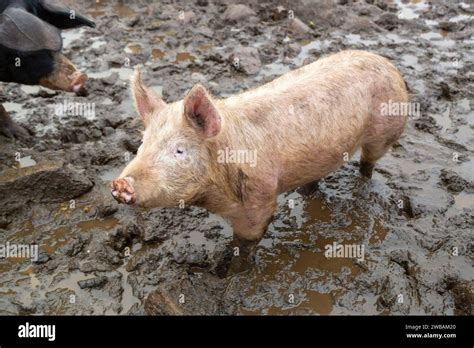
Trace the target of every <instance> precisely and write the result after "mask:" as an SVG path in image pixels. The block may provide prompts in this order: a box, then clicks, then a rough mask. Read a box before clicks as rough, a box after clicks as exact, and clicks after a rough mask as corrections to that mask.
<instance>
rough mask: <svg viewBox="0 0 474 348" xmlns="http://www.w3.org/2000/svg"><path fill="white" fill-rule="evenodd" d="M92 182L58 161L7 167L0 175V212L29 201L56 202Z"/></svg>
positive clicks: (80, 191) (85, 189) (79, 192)
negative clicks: (16, 167)
mask: <svg viewBox="0 0 474 348" xmlns="http://www.w3.org/2000/svg"><path fill="white" fill-rule="evenodd" d="M93 186H94V184H93V183H92V182H91V181H90V180H89V179H88V178H87V177H86V176H85V175H84V174H83V173H80V172H79V171H78V170H77V169H76V168H74V167H73V166H72V165H67V166H66V165H64V164H63V162H62V161H48V162H42V163H41V162H40V163H38V164H36V165H33V166H31V167H26V168H19V169H8V170H6V171H5V172H4V173H3V174H2V175H1V176H0V211H8V210H10V209H11V208H15V207H18V205H22V204H25V203H29V202H35V203H59V202H65V201H69V200H70V199H73V198H76V197H79V196H81V195H83V194H84V193H86V192H89V191H90V190H91V189H92V187H93Z"/></svg>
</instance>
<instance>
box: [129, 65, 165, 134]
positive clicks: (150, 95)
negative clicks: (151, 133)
mask: <svg viewBox="0 0 474 348" xmlns="http://www.w3.org/2000/svg"><path fill="white" fill-rule="evenodd" d="M131 82H132V94H133V99H134V100H135V108H136V109H137V111H138V113H139V114H140V117H141V119H142V121H143V123H144V124H145V126H146V125H148V121H149V119H150V117H151V116H152V115H153V114H154V113H155V112H159V111H160V110H161V109H163V108H164V107H165V106H166V103H165V102H164V101H163V100H162V99H161V97H160V96H159V95H158V93H156V92H155V91H154V90H153V89H151V88H148V87H147V86H145V85H144V84H143V81H142V79H141V77H140V71H139V70H138V69H137V70H135V72H134V73H133V76H132V80H131Z"/></svg>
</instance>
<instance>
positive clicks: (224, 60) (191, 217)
mask: <svg viewBox="0 0 474 348" xmlns="http://www.w3.org/2000/svg"><path fill="white" fill-rule="evenodd" d="M227 3H229V4H230V3H232V2H230V1H223V2H213V1H197V2H192V3H191V2H176V1H173V2H171V1H164V2H160V3H154V4H148V3H147V2H145V1H134V2H118V1H112V0H109V1H106V0H100V1H99V0H98V1H96V2H94V4H93V5H92V6H89V5H88V2H86V1H77V2H74V6H75V7H78V8H80V7H82V10H83V11H85V12H86V13H88V14H89V15H91V16H93V17H94V18H95V20H96V22H97V24H98V25H97V28H96V29H89V28H87V29H80V30H74V31H70V32H67V33H63V35H64V38H65V40H64V43H65V54H66V55H67V56H68V57H69V58H70V59H71V60H72V61H73V62H74V64H76V65H77V67H78V68H79V69H81V70H83V71H86V72H87V73H88V75H89V77H90V81H89V86H88V90H87V93H85V94H83V95H80V96H78V95H69V94H65V93H62V92H53V91H49V90H46V89H43V88H39V87H29V86H19V85H15V84H3V85H2V86H1V87H0V88H1V90H2V93H1V94H0V102H2V103H4V106H5V108H6V109H7V110H8V111H9V112H10V113H11V115H12V117H13V118H14V119H15V120H16V121H17V122H18V123H19V124H20V125H21V126H23V127H24V128H26V129H27V130H28V131H29V133H31V136H30V137H29V138H28V139H22V140H18V141H15V142H14V141H12V140H9V139H6V138H0V244H5V243H7V242H9V243H17V244H28V245H31V244H37V245H38V246H39V255H38V257H37V259H36V260H34V261H33V260H30V259H24V258H11V257H10V258H5V259H0V294H1V295H0V314H250V315H256V314H276V315H287V314H305V315H306V314H310V315H318V314H319V315H330V314H444V315H451V314H464V315H466V314H471V315H472V313H473V309H472V304H473V290H474V280H473V279H474V271H473V231H474V188H473V187H474V183H473V180H474V174H473V173H474V165H473V149H474V121H473V120H474V113H473V111H472V107H473V103H474V101H473V95H472V91H473V90H474V83H473V82H474V75H473V53H472V46H473V25H472V15H473V12H474V7H473V6H472V5H469V4H467V3H463V2H458V1H447V0H445V1H443V0H434V1H431V2H428V1H422V0H421V1H411V2H407V1H398V0H397V1H393V2H391V1H367V2H353V1H338V2H337V3H336V2H314V1H309V0H300V1H291V2H285V1H278V2H276V1H275V2H266V3H260V4H254V2H248V5H249V7H250V8H251V10H250V12H249V10H248V8H243V9H242V8H241V9H240V10H239V9H238V8H237V9H236V8H233V9H232V11H227V12H226V10H227V9H228V6H227ZM243 3H245V2H243ZM288 10H291V11H293V12H292V13H293V14H294V16H295V18H296V19H298V21H295V18H293V15H291V16H289V15H288ZM239 11H241V12H239ZM242 11H244V12H243V13H244V14H245V13H247V14H246V15H242ZM242 46H243V47H246V46H249V47H252V48H253V49H252V50H250V52H249V50H245V49H244V51H247V53H248V56H247V57H246V59H244V60H242V62H241V63H243V65H239V66H237V67H236V66H235V64H233V62H234V61H233V59H232V57H233V55H237V56H239V54H242V53H245V52H242V49H240V48H239V47H242ZM347 48H357V49H366V50H370V51H373V52H376V53H379V54H381V55H384V56H386V57H388V58H390V59H391V60H392V61H393V62H394V63H395V64H396V65H397V66H398V67H399V68H400V70H401V71H402V73H403V76H404V77H405V80H406V82H407V85H408V87H409V91H410V95H411V98H412V101H413V102H415V103H419V105H420V113H419V115H413V116H412V117H411V118H410V120H409V123H408V126H407V129H406V132H405V133H404V135H403V137H402V138H401V139H400V141H399V142H398V144H397V145H396V146H395V147H394V148H393V149H392V150H391V151H390V153H388V154H387V155H386V156H385V157H383V159H382V160H380V161H379V162H378V163H377V165H376V167H375V173H374V176H373V179H372V180H371V181H370V182H364V181H363V180H361V179H360V177H359V174H358V161H357V160H358V155H356V156H355V157H354V158H352V159H351V160H350V161H349V162H348V163H347V165H345V166H344V167H343V168H341V169H340V170H338V171H337V172H335V173H333V174H332V175H331V176H329V177H327V178H325V179H324V180H323V181H322V182H321V183H320V185H319V187H318V189H317V190H316V191H315V192H313V193H312V194H309V195H308V194H305V195H303V194H302V193H300V191H296V192H289V193H287V194H284V195H281V196H280V197H279V203H280V205H279V210H278V212H277V214H276V216H275V219H274V221H273V222H272V223H271V225H270V227H269V229H268V231H267V233H266V234H265V237H264V239H263V240H262V241H261V243H260V244H259V246H258V251H257V255H256V262H255V264H254V266H253V267H252V268H251V269H250V270H248V271H247V272H245V273H241V274H233V275H230V276H229V277H227V278H223V279H221V278H219V277H217V276H216V275H215V272H214V268H215V266H216V260H218V259H219V256H220V255H221V254H222V252H223V251H224V250H225V247H226V245H227V243H229V242H230V240H231V234H232V233H231V228H230V227H229V225H228V224H227V223H226V222H224V221H223V220H222V219H221V218H219V217H218V216H215V215H213V214H210V213H208V212H207V211H205V210H202V209H198V208H194V207H184V208H180V207H177V208H175V209H156V210H150V211H144V210H137V209H133V208H130V207H127V206H123V205H117V204H116V203H115V201H114V200H113V198H112V197H111V195H110V193H109V191H108V182H109V181H110V180H111V179H112V178H114V177H115V176H116V175H117V174H118V173H119V172H120V170H121V168H123V167H124V166H125V164H126V163H127V162H128V161H129V160H130V159H131V158H133V156H134V153H135V152H136V150H137V148H138V146H139V144H140V138H141V137H140V132H141V125H140V124H139V122H137V121H136V115H135V111H134V110H133V105H132V101H131V98H130V93H129V90H128V86H127V81H128V78H129V77H130V75H131V73H132V71H133V68H134V67H135V66H139V67H141V69H142V71H143V76H144V79H145V81H146V83H147V84H149V85H152V86H153V87H154V88H155V89H156V90H157V91H158V92H160V93H161V94H162V95H163V97H164V98H165V99H166V100H167V101H174V100H178V99H180V98H182V97H183V96H184V94H185V92H186V91H187V90H188V89H190V88H191V87H192V86H193V85H194V84H195V83H197V82H200V83H203V84H205V85H206V86H207V87H209V88H210V90H211V91H212V92H213V93H215V94H216V95H218V96H221V97H225V96H227V95H229V94H232V93H237V92H240V91H242V90H246V89H248V88H252V87H254V86H258V85H260V84H262V83H264V82H266V81H270V80H272V79H273V78H275V77H276V76H278V75H280V74H283V73H285V72H287V71H289V70H291V69H294V68H297V67H299V66H301V65H303V64H306V63H308V62H311V61H314V60H316V59H318V58H319V57H320V56H322V55H326V54H329V53H332V52H337V51H339V50H342V49H347ZM239 50H240V51H239ZM255 50H256V52H257V53H258V54H257V55H255ZM65 103H66V104H65ZM67 103H69V104H67ZM75 103H78V104H79V106H78V107H76V106H75V105H74V104H75ZM71 104H72V105H73V106H71V107H70V109H69V106H68V105H71ZM61 105H66V107H65V108H63V109H61ZM81 107H82V109H81ZM86 108H88V109H86ZM91 108H93V112H90V111H91ZM61 110H62V112H61ZM71 110H72V111H71ZM87 110H89V112H88V111H87ZM333 243H338V244H343V245H346V244H355V245H363V246H364V250H365V253H364V257H363V260H361V259H358V258H355V257H352V258H327V257H326V256H325V248H326V246H327V245H332V244H333Z"/></svg>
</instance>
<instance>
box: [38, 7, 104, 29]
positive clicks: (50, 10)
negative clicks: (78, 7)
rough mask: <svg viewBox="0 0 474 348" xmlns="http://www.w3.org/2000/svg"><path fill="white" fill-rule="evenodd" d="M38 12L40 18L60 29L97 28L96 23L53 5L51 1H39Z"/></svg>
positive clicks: (72, 11)
mask: <svg viewBox="0 0 474 348" xmlns="http://www.w3.org/2000/svg"><path fill="white" fill-rule="evenodd" d="M38 5H39V7H38V8H37V9H35V10H36V12H37V15H38V17H40V18H41V19H42V20H44V21H46V22H48V23H49V24H52V25H54V26H55V27H56V28H59V29H70V28H78V27H82V26H88V27H91V28H95V23H94V22H93V21H92V20H90V19H88V18H86V17H84V16H81V15H80V14H78V13H76V11H74V10H71V9H69V8H66V7H62V6H59V5H57V4H54V3H52V2H51V1H50V0H41V1H39V4H38Z"/></svg>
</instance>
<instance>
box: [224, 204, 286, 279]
mask: <svg viewBox="0 0 474 348" xmlns="http://www.w3.org/2000/svg"><path fill="white" fill-rule="evenodd" d="M246 206H247V207H246V208H244V207H242V208H241V209H238V210H237V212H234V213H233V214H232V216H230V217H228V219H229V220H230V222H231V224H232V228H233V230H234V239H233V241H232V243H231V244H230V245H229V246H228V247H227V250H226V251H225V253H224V256H223V257H222V259H221V260H220V261H219V263H218V265H217V266H216V268H215V272H216V274H217V275H218V276H219V277H221V278H222V277H225V276H227V275H230V274H236V273H240V272H243V271H245V270H247V269H249V268H250V267H251V266H252V265H253V262H254V256H255V251H256V247H257V244H258V243H259V242H260V240H261V239H262V237H263V235H264V234H265V232H266V230H267V227H268V225H269V224H270V222H271V221H272V218H273V214H274V212H275V210H276V206H277V204H276V196H275V197H274V198H273V199H272V200H271V201H268V202H259V203H258V204H257V203H256V202H255V199H252V202H247V204H246Z"/></svg>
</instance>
